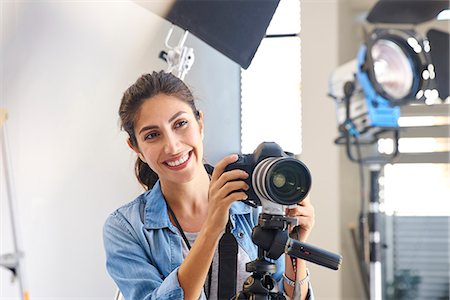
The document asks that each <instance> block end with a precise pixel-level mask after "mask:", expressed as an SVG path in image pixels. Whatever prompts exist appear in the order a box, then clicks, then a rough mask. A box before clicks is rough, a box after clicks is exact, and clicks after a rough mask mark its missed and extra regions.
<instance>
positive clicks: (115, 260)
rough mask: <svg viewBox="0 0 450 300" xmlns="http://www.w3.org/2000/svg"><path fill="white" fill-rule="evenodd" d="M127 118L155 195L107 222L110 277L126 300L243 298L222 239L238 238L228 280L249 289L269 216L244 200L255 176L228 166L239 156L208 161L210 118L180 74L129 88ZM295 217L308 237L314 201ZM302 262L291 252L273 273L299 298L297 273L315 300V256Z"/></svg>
mask: <svg viewBox="0 0 450 300" xmlns="http://www.w3.org/2000/svg"><path fill="white" fill-rule="evenodd" d="M119 115H120V119H121V122H122V128H123V129H124V130H125V131H126V132H127V133H128V135H129V138H128V145H129V146H130V148H131V149H132V150H133V151H134V152H135V153H136V154H137V161H136V175H137V178H138V180H139V181H140V182H141V183H142V185H143V186H144V187H145V188H146V189H147V190H148V191H147V192H145V193H143V194H142V195H140V196H139V197H138V198H136V199H135V200H134V201H132V202H130V203H129V204H126V205H125V206H123V207H121V208H119V209H117V210H116V211H115V212H113V213H112V214H111V215H110V216H109V218H108V219H107V221H106V223H105V226H104V232H103V236H104V246H105V250H106V257H107V269H108V272H109V274H110V275H111V277H112V278H113V279H114V280H115V282H116V284H117V285H118V287H119V289H120V290H121V292H122V293H123V295H124V296H125V298H126V299H199V298H200V299H218V298H220V299H223V298H231V296H234V295H236V293H237V292H238V290H237V289H236V290H230V289H227V290H226V292H227V293H228V294H227V297H223V296H222V295H223V294H221V287H222V284H223V282H224V280H220V281H219V274H223V273H220V272H219V267H220V266H219V260H220V259H219V257H220V256H219V255H220V254H221V253H220V252H219V249H223V247H221V246H223V245H221V244H220V242H219V241H222V239H221V238H222V236H223V235H224V232H225V231H226V232H227V237H228V239H233V240H234V241H235V245H236V247H235V248H237V249H235V250H236V251H235V252H234V253H235V257H234V258H235V259H237V266H236V270H237V272H236V278H226V279H225V281H227V282H226V286H230V285H229V283H230V282H229V280H232V281H233V282H232V283H233V284H234V285H233V286H235V287H237V288H239V289H240V287H242V286H243V282H244V280H245V279H246V278H247V276H248V275H249V273H247V272H246V266H245V265H246V263H247V262H249V261H250V260H253V259H256V257H257V248H256V246H255V245H254V244H253V242H252V240H251V236H252V233H251V231H252V229H253V228H254V227H255V226H256V224H257V217H258V213H259V211H258V210H257V209H255V208H251V207H250V206H247V205H246V204H244V203H243V202H241V201H238V200H245V199H247V197H248V196H247V193H246V191H247V190H248V189H249V186H248V185H247V183H246V182H245V181H244V180H245V179H247V178H248V176H249V175H248V174H247V173H246V172H245V171H243V170H239V169H234V170H230V171H225V168H226V166H227V165H229V164H231V163H234V162H236V160H237V158H238V156H237V155H229V156H227V157H225V158H223V159H222V160H221V161H219V162H218V163H217V164H216V166H215V167H214V168H213V167H212V166H209V165H204V164H203V127H204V126H203V114H202V112H200V111H198V110H197V108H196V107H195V104H194V98H193V96H192V94H191V92H190V91H189V89H188V88H187V86H186V85H185V84H184V83H183V82H182V81H181V80H180V79H178V78H177V77H175V76H174V75H172V74H170V73H165V72H159V73H157V72H153V73H152V74H146V75H143V76H142V77H140V78H139V79H138V80H137V81H136V83H135V84H134V85H132V86H131V87H130V88H129V89H128V90H127V91H126V92H125V93H124V95H123V98H122V103H121V105H120V109H119ZM287 214H288V215H289V216H290V217H296V218H297V224H299V226H300V227H299V230H300V235H299V239H302V241H304V240H305V239H306V237H307V236H308V235H309V233H310V231H311V230H312V227H313V224H314V209H313V207H312V205H311V203H310V201H309V199H304V200H303V201H301V204H299V206H298V208H296V209H292V210H289V212H288V213H287ZM225 228H227V229H225ZM291 230H294V228H292V229H291ZM230 233H231V234H230ZM230 235H231V237H230ZM222 254H223V253H222ZM227 254H228V253H227ZM294 259H295V260H296V263H294V261H293V260H291V259H287V260H286V263H285V259H284V256H281V257H280V258H279V259H278V260H277V261H276V265H277V266H276V270H277V273H276V274H274V276H273V278H274V279H276V280H277V281H278V282H279V285H280V288H281V289H285V291H286V293H288V294H290V295H292V294H293V287H292V282H293V281H292V280H290V279H289V278H293V279H294V280H296V279H297V280H299V282H303V284H302V286H301V287H299V289H301V294H302V299H312V297H313V296H312V292H311V289H310V286H309V284H308V281H309V275H308V273H307V271H306V266H305V262H304V261H302V260H299V259H296V258H294ZM293 265H296V266H297V267H296V269H294V267H293ZM285 269H286V272H285V274H284V276H283V274H282V273H283V271H284V270H285ZM230 277H231V276H230ZM283 278H285V279H284V280H283ZM302 279H303V280H302ZM223 290H224V289H223V288H222V291H223ZM228 296H229V297H228Z"/></svg>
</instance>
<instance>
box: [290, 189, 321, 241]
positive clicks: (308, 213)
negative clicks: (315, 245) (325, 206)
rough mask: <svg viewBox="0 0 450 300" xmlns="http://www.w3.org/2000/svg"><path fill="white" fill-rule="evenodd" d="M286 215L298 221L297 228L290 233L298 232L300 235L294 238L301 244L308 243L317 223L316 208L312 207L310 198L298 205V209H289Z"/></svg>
mask: <svg viewBox="0 0 450 300" xmlns="http://www.w3.org/2000/svg"><path fill="white" fill-rule="evenodd" d="M286 215H287V216H289V217H294V218H296V219H297V226H295V227H293V228H291V230H290V231H289V233H291V232H292V231H294V232H295V231H298V234H296V235H295V236H294V237H295V238H296V239H298V240H299V241H301V242H304V241H306V239H307V238H308V236H309V234H310V233H311V230H312V228H313V227H314V222H315V215H314V206H312V204H311V201H310V199H309V196H307V197H306V198H305V199H303V201H301V202H300V203H299V204H297V206H296V207H294V208H287V209H286Z"/></svg>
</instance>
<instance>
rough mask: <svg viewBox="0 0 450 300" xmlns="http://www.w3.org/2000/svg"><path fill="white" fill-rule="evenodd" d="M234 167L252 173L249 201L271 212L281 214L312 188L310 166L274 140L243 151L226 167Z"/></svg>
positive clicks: (227, 169)
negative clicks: (251, 150) (286, 207)
mask: <svg viewBox="0 0 450 300" xmlns="http://www.w3.org/2000/svg"><path fill="white" fill-rule="evenodd" d="M234 169H241V170H244V171H246V172H247V173H248V174H249V177H248V178H247V179H246V180H245V182H246V183H247V184H248V186H249V189H248V190H247V191H246V193H247V195H248V200H246V201H245V202H246V203H247V204H249V205H252V206H263V209H264V210H265V212H267V213H273V212H274V211H273V210H275V212H277V214H280V212H282V211H284V209H283V206H290V205H296V204H297V203H299V202H301V201H302V200H303V199H304V198H305V197H306V196H307V195H308V193H309V190H310V188H311V174H310V172H309V170H308V168H307V167H306V166H305V165H304V164H303V163H302V162H301V161H299V160H297V159H296V158H295V157H294V156H293V155H292V154H289V153H287V152H284V151H283V149H281V147H280V146H279V145H278V144H276V143H273V142H264V143H261V144H260V145H259V146H258V147H257V148H256V149H255V151H254V152H253V153H252V154H246V155H239V158H238V160H237V161H236V162H234V163H232V164H230V165H228V166H227V167H226V168H225V171H230V170H234ZM274 204H275V205H274ZM280 207H281V208H280ZM272 208H273V209H272ZM281 214H283V213H281Z"/></svg>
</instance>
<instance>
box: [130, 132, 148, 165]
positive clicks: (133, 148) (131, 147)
mask: <svg viewBox="0 0 450 300" xmlns="http://www.w3.org/2000/svg"><path fill="white" fill-rule="evenodd" d="M127 144H128V147H130V149H131V150H133V151H134V152H135V153H136V154H137V155H138V156H139V158H140V159H141V160H142V161H143V162H144V163H147V162H146V161H145V159H144V156H143V155H142V154H141V152H140V151H139V149H138V148H137V147H135V146H133V144H132V143H131V139H129V138H128V139H127Z"/></svg>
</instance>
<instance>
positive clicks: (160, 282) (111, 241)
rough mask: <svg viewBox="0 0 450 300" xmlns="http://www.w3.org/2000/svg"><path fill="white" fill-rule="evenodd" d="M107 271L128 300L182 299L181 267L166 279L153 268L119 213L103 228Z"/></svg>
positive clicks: (128, 225)
mask: <svg viewBox="0 0 450 300" xmlns="http://www.w3.org/2000/svg"><path fill="white" fill-rule="evenodd" d="M103 242H104V247H105V252H106V268H107V270H108V273H109V274H110V276H111V277H112V278H113V279H114V281H115V283H116V285H117V286H118V287H119V289H120V291H121V292H122V294H123V296H124V297H125V299H127V300H129V299H143V300H150V299H158V300H164V299H183V289H182V288H181V287H180V284H179V281H178V268H176V269H174V270H173V271H172V272H171V273H170V274H169V275H168V276H167V277H166V278H164V279H163V276H162V275H161V274H160V272H159V271H158V270H157V268H155V266H153V265H152V263H151V261H150V258H149V257H148V255H147V254H146V253H145V251H144V250H143V249H142V247H141V245H140V244H139V242H138V239H137V237H136V234H135V232H134V231H133V229H132V227H131V225H130V224H129V223H127V222H126V221H125V219H124V218H121V216H120V214H117V213H116V214H112V215H110V216H109V217H108V219H107V220H106V222H105V225H104V227H103Z"/></svg>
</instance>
